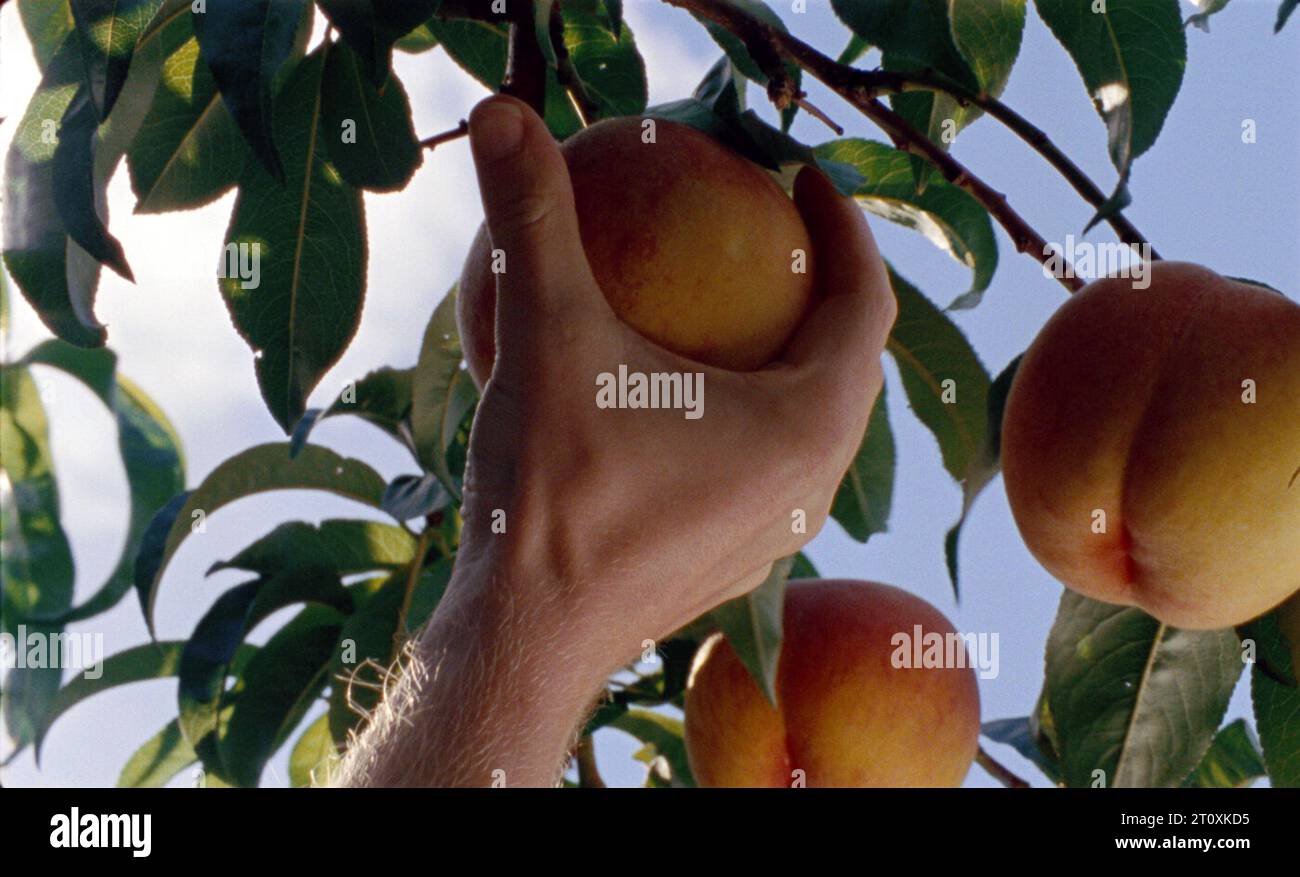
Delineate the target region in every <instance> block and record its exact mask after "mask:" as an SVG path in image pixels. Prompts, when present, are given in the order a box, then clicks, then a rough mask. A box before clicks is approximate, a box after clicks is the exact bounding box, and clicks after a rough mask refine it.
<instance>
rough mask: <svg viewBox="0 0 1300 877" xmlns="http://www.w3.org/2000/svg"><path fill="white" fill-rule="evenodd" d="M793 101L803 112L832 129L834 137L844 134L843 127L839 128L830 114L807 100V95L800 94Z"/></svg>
mask: <svg viewBox="0 0 1300 877" xmlns="http://www.w3.org/2000/svg"><path fill="white" fill-rule="evenodd" d="M795 103H796V104H798V105H799V107H800V109H802V110H803V111H804V112H805V113H807V114H808V115H810V116H812V117H813V118H814V119H816V120H817V121H819V122H821V123H822V124H823V125H825V126H826V127H827V128H830V129H831V130H832V131H834V132H835V136H836V137H843V136H844V129H843V128H841V127H840V126H839V125H837V124H835V120H834V119H832V118H831V117H830V116H828V115H826V114H825V113H823V112H822V111H821V110H820V109H818V108H817V106H816V105H815V104H814V103H812V101H810V100H808V98H807V95H802V94H801V95H800V96H799V97H798V99H797V100H795Z"/></svg>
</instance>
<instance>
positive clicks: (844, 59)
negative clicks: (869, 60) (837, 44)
mask: <svg viewBox="0 0 1300 877" xmlns="http://www.w3.org/2000/svg"><path fill="white" fill-rule="evenodd" d="M870 50H871V44H870V43H868V42H867V41H866V40H864V39H863V38H862V37H860V36H858V35H857V34H854V35H853V36H851V37H850V38H849V44H848V45H847V46H845V47H844V51H842V52H840V54H839V57H838V58H836V59H835V63H836V64H847V65H849V66H852V65H853V64H856V63H857V61H858V59H859V58H861V57H862V56H863V55H865V54H866V53H867V52H869V51H870Z"/></svg>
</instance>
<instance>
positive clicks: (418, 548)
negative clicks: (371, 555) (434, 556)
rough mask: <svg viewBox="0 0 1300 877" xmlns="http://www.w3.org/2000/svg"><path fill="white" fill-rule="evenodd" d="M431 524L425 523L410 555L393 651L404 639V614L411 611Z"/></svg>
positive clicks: (426, 549)
mask: <svg viewBox="0 0 1300 877" xmlns="http://www.w3.org/2000/svg"><path fill="white" fill-rule="evenodd" d="M433 530H434V528H433V525H432V524H427V525H426V526H425V528H424V532H422V533H421V534H420V541H419V542H417V543H415V554H414V555H413V556H412V557H411V566H410V568H409V569H408V570H407V572H406V588H405V590H404V591H403V593H402V607H401V609H400V610H399V611H398V613H397V629H396V630H394V631H393V653H394V654H397V653H398V652H400V651H401V647H402V644H403V643H404V642H405V641H406V616H407V615H408V614H409V613H410V611H411V599H412V598H413V597H414V596H415V586H416V585H418V584H419V583H420V573H421V572H423V571H424V556H425V555H426V554H428V553H429V543H430V542H431V541H432V540H433Z"/></svg>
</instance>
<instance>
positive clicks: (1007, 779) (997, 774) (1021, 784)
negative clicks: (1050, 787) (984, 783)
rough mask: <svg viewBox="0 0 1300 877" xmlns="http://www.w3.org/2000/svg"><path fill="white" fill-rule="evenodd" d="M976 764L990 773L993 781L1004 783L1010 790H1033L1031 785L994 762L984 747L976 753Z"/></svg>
mask: <svg viewBox="0 0 1300 877" xmlns="http://www.w3.org/2000/svg"><path fill="white" fill-rule="evenodd" d="M975 763H976V764H978V765H979V766H980V767H982V768H984V769H985V770H986V771H988V772H989V773H990V774H991V775H992V776H993V779H995V780H997V781H998V782H1000V783H1002V785H1004V786H1006V787H1007V788H1008V789H1028V788H1032V787H1031V786H1030V785H1029V783H1027V782H1025V781H1024V780H1022V779H1021V778H1020V777H1018V776H1016V775H1015V774H1013V773H1012V772H1011V771H1010V770H1008V769H1007V768H1005V767H1003V766H1002V765H1001V764H1000V763H998V762H997V761H996V760H994V758H993V756H991V755H989V754H988V753H987V752H985V751H984V747H983V746H981V747H980V748H979V749H978V750H976V752H975Z"/></svg>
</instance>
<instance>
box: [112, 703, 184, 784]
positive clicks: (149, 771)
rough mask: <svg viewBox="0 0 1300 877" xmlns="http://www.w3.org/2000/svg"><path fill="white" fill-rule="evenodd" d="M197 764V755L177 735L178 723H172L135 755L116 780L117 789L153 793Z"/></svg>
mask: <svg viewBox="0 0 1300 877" xmlns="http://www.w3.org/2000/svg"><path fill="white" fill-rule="evenodd" d="M198 760H199V756H198V753H196V752H195V751H194V748H193V747H192V746H190V744H189V743H187V742H185V737H184V736H183V735H182V734H181V726H180V720H179V719H172V720H171V721H170V722H168V723H167V724H166V725H163V727H162V730H161V731H159V732H158V733H157V734H154V735H153V736H152V737H150V738H149V739H148V740H146V741H145V742H144V744H143V745H142V746H141V747H140V748H139V749H137V750H136V751H135V753H134V754H133V755H132V756H131V758H130V759H129V760H128V761H127V763H126V766H125V767H123V768H122V773H121V775H120V776H119V777H118V778H117V787H118V788H119V789H157V788H161V787H162V786H165V785H167V783H168V782H170V781H171V779H172V777H174V776H176V775H177V774H178V773H180V772H181V771H183V770H185V768H187V767H189V766H190V765H191V764H193V763H194V762H196V761H198Z"/></svg>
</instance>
